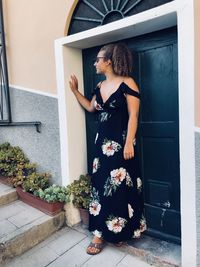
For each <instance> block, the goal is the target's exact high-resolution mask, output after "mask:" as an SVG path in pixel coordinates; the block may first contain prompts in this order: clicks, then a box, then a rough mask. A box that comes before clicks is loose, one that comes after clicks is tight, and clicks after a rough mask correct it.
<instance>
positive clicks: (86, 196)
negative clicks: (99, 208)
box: [67, 175, 92, 209]
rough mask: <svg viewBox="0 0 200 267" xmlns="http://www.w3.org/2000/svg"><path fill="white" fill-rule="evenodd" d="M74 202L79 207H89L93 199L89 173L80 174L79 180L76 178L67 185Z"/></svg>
mask: <svg viewBox="0 0 200 267" xmlns="http://www.w3.org/2000/svg"><path fill="white" fill-rule="evenodd" d="M67 188H68V190H69V195H70V197H71V199H72V203H73V204H74V206H75V207H77V208H84V209H88V208H89V203H90V199H91V189H92V186H91V177H90V176H89V175H80V177H79V179H78V180H74V181H73V182H72V183H71V184H70V185H68V186H67Z"/></svg>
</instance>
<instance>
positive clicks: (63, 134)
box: [55, 42, 69, 185]
mask: <svg viewBox="0 0 200 267" xmlns="http://www.w3.org/2000/svg"><path fill="white" fill-rule="evenodd" d="M55 60H56V80H57V86H58V88H59V93H58V114H59V125H60V151H61V175H62V184H63V185H67V184H69V158H68V149H69V146H68V132H67V114H66V101H65V80H64V62H63V60H64V59H63V46H61V45H60V43H59V42H55Z"/></svg>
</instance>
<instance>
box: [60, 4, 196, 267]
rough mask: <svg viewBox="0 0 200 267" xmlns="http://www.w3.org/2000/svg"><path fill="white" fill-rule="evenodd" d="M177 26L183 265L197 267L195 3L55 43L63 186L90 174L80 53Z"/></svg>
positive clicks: (166, 8)
mask: <svg viewBox="0 0 200 267" xmlns="http://www.w3.org/2000/svg"><path fill="white" fill-rule="evenodd" d="M174 25H177V28H178V70H179V141H180V145H179V150H180V179H181V181H180V182H181V183H180V187H181V188H180V191H181V199H180V203H181V233H182V267H196V250H197V249H196V248H197V244H196V207H195V205H196V201H195V191H196V188H195V186H196V181H195V146H194V142H195V140H194V131H195V127H194V125H195V124H194V10H193V0H174V1H172V2H170V3H167V4H164V5H162V6H158V7H156V8H153V9H150V10H147V11H144V12H141V13H139V14H136V15H133V16H130V17H127V18H124V19H123V20H119V21H116V22H112V23H111V24H107V25H104V26H101V27H97V28H93V29H91V30H87V31H84V32H80V33H77V34H74V35H70V36H66V37H63V38H60V39H58V40H56V41H55V56H56V74H57V92H58V105H59V119H60V144H61V169H62V183H63V185H66V184H68V183H70V182H71V181H72V180H74V179H76V178H78V176H79V175H80V174H81V173H85V172H86V170H87V151H86V134H85V132H86V128H85V114H84V112H83V110H82V108H81V107H80V106H79V105H78V103H77V102H76V100H75V97H74V96H73V94H72V93H71V91H70V89H69V86H68V80H69V76H70V74H71V73H75V74H76V75H77V77H78V79H79V88H80V90H81V91H82V92H83V89H82V88H83V70H82V53H81V50H82V49H84V48H89V47H93V46H97V45H101V44H104V43H109V42H113V41H117V40H119V39H125V38H131V37H134V36H138V35H142V34H145V33H148V32H153V31H157V30H160V29H164V28H168V27H171V26H174Z"/></svg>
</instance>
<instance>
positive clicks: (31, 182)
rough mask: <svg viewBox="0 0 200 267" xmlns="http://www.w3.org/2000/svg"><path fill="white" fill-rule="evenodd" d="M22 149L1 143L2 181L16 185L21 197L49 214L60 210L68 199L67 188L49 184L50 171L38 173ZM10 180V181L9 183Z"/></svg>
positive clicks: (0, 173) (0, 170)
mask: <svg viewBox="0 0 200 267" xmlns="http://www.w3.org/2000/svg"><path fill="white" fill-rule="evenodd" d="M36 166H37V165H36V164H35V163H30V161H29V159H28V158H27V157H26V156H25V154H24V153H23V151H22V149H20V148H19V147H13V146H11V145H10V144H9V143H4V144H1V145H0V181H2V182H4V183H5V182H6V183H7V184H9V185H12V186H14V187H16V191H17V193H18V196H19V198H20V199H21V200H22V201H24V202H25V203H27V204H29V205H31V206H33V207H35V208H37V209H39V210H42V211H43V212H45V213H47V214H49V215H55V214H56V213H58V212H60V211H61V210H62V208H63V206H64V202H66V201H67V189H66V188H64V187H60V186H56V185H52V186H49V177H50V174H49V173H38V172H37V171H36ZM8 182H9V183H8Z"/></svg>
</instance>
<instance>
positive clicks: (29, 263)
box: [2, 247, 59, 267]
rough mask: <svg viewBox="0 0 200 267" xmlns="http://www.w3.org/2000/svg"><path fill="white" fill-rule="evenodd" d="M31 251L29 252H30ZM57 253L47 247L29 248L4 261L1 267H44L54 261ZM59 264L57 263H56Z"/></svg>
mask: <svg viewBox="0 0 200 267" xmlns="http://www.w3.org/2000/svg"><path fill="white" fill-rule="evenodd" d="M30 252H31V253H30ZM57 257H58V255H57V254H56V253H55V252H54V251H52V250H51V249H49V248H45V247H43V249H42V250H41V249H37V250H30V251H29V254H28V253H24V254H23V255H22V256H21V257H17V258H15V259H13V260H12V261H10V262H8V263H5V264H3V265H2V267H35V266H37V267H44V266H47V265H48V264H49V263H51V262H52V261H54V260H55V259H56V258H57ZM57 266H59V265H57Z"/></svg>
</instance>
